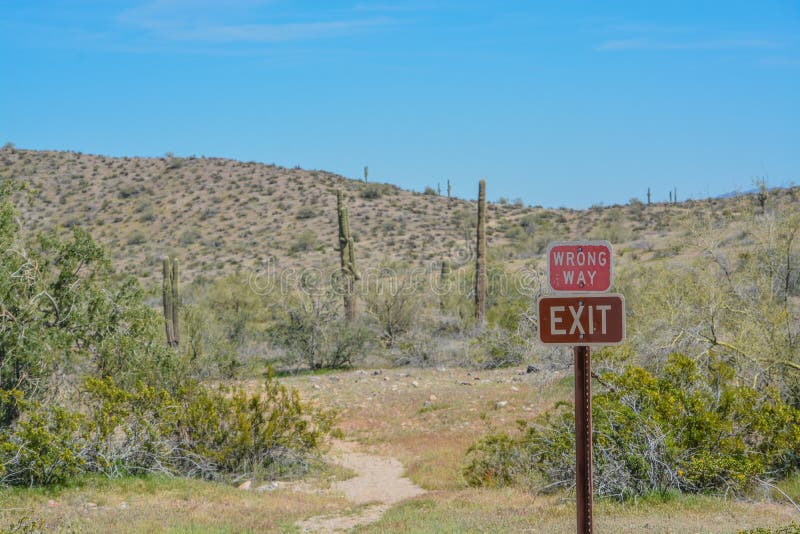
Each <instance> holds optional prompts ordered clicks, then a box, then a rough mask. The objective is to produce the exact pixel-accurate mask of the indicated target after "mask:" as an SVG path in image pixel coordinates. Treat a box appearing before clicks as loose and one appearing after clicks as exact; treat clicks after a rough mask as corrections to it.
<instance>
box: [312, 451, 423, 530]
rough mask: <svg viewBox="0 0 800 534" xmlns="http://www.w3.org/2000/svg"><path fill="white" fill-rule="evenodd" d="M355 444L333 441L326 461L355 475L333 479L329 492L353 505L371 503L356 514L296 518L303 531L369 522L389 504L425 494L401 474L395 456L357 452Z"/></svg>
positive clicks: (401, 466) (349, 526) (401, 468)
mask: <svg viewBox="0 0 800 534" xmlns="http://www.w3.org/2000/svg"><path fill="white" fill-rule="evenodd" d="M358 448H359V446H358V444H357V443H353V442H346V441H336V442H334V444H333V448H332V450H331V452H330V454H329V455H328V457H329V458H328V459H329V461H331V462H333V463H335V464H337V465H340V466H342V467H346V468H347V469H351V470H353V471H355V472H356V473H357V474H356V476H355V477H353V478H351V479H348V480H344V481H342V482H337V483H335V484H334V485H333V487H332V491H337V492H341V493H343V494H344V496H345V497H347V499H348V500H349V501H351V502H352V503H353V504H355V505H358V506H360V505H364V504H369V503H374V504H372V505H371V506H368V507H366V508H364V509H363V510H361V511H359V512H358V513H354V514H349V515H336V516H318V517H312V518H309V519H306V520H304V521H300V522H298V523H297V526H298V527H300V530H301V531H303V532H335V531H337V530H338V531H341V530H348V529H351V528H353V527H356V526H358V525H366V524H368V523H373V522H375V521H377V520H378V519H380V518H381V516H382V515H383V513H384V512H385V511H386V510H388V509H389V507H390V506H392V505H393V504H395V503H397V502H400V501H402V500H405V499H410V498H411V497H416V496H417V495H421V494H422V493H425V490H424V489H422V488H420V487H419V486H417V485H416V484H414V483H413V482H411V481H410V480H409V479H407V478H405V477H404V476H403V464H401V463H400V462H399V461H398V460H396V459H395V458H387V457H384V456H373V455H371V454H365V453H363V452H358Z"/></svg>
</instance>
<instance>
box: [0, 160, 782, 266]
mask: <svg viewBox="0 0 800 534" xmlns="http://www.w3.org/2000/svg"><path fill="white" fill-rule="evenodd" d="M0 178H15V179H17V180H19V181H20V182H22V183H24V184H26V185H28V186H29V190H28V191H29V193H31V194H33V196H34V203H33V204H30V205H28V204H25V203H21V204H20V211H21V218H22V221H23V226H24V227H25V228H26V229H28V230H42V229H51V228H57V227H63V228H71V227H76V226H80V227H82V228H85V229H86V230H88V231H89V232H90V233H91V234H92V235H93V236H94V238H95V239H96V240H97V241H98V242H99V243H100V244H102V245H104V246H107V247H108V248H109V250H110V252H111V255H112V259H113V261H114V263H115V265H116V266H117V267H118V268H119V269H121V270H122V271H125V272H130V273H133V274H135V275H137V276H138V277H140V278H147V277H151V276H154V274H155V273H158V272H159V269H160V258H161V257H162V256H163V255H165V254H174V255H177V256H178V257H180V258H181V259H182V260H183V266H184V273H185V274H186V276H187V277H188V279H189V280H192V279H194V278H195V277H197V276H203V277H206V278H215V277H217V276H219V275H222V274H230V273H233V272H236V271H237V270H240V271H247V270H259V269H263V266H264V264H265V262H268V261H272V262H274V264H275V265H276V266H277V267H278V268H305V267H314V268H319V269H322V270H323V271H325V272H329V271H330V270H332V269H336V268H338V257H337V255H336V252H335V250H334V248H335V247H336V245H337V243H336V235H337V230H336V208H335V206H336V191H337V189H342V190H344V191H345V193H346V196H347V197H348V204H349V209H350V218H351V227H352V229H353V234H354V239H355V241H356V243H357V249H358V254H359V262H360V263H361V264H362V267H363V268H369V267H376V268H377V267H380V266H381V265H384V264H386V263H389V262H392V261H400V262H404V263H406V264H410V265H421V266H425V265H428V264H430V263H431V262H433V263H438V262H440V261H441V260H442V259H444V258H449V259H451V260H455V261H458V260H459V259H462V256H464V249H465V247H466V246H468V245H467V244H468V243H471V241H472V240H473V239H474V235H473V234H474V230H473V229H474V227H475V218H474V213H475V202H474V200H473V199H467V200H464V199H457V198H452V199H448V198H447V197H446V196H440V195H437V194H433V193H434V190H433V189H430V190H429V191H428V192H427V193H428V194H425V193H417V192H411V191H405V190H402V189H400V188H398V187H396V186H393V185H389V184H378V183H364V182H362V181H359V180H351V179H347V178H344V177H342V176H338V175H335V174H331V173H328V172H325V171H313V170H304V169H299V168H294V169H288V168H283V167H278V166H275V165H266V164H261V163H255V162H239V161H234V160H228V159H220V158H204V157H190V158H178V157H173V156H169V155H167V156H165V157H162V158H128V157H125V158H113V157H106V156H97V155H87V154H81V153H76V152H55V151H34V150H22V149H15V148H11V147H6V148H4V149H2V150H0ZM488 178H489V180H488V189H489V193H490V195H491V189H492V184H491V177H488ZM532 179H534V177H532ZM464 180H467V179H466V178H464ZM470 180H474V181H475V191H476V195H477V178H474V179H473V178H470ZM435 185H436V184H431V186H435ZM443 185H444V184H443ZM647 185H652V186H653V188H654V189H657V186H659V185H662V184H643V185H642V190H641V191H631V192H630V194H631V197H637V196H638V197H642V198H643V197H644V194H645V192H646V189H647ZM663 185H664V186H665V187H666V188H667V189H668V188H669V184H663ZM795 195H796V190H795V189H790V190H780V191H776V192H773V193H772V194H771V195H770V203H771V205H772V206H776V205H782V204H785V203H793V202H794V201H795ZM756 204H757V200H756V198H755V195H750V196H743V197H733V198H727V199H707V200H698V201H686V202H680V203H678V204H668V203H658V204H654V205H652V206H645V205H644V204H643V203H642V202H640V201H635V202H631V203H629V204H626V205H618V206H597V207H593V208H590V209H588V210H572V209H565V208H561V209H545V208H542V207H530V206H525V205H523V204H522V203H521V202H520V201H511V202H508V201H503V202H498V203H492V202H490V203H489V204H488V208H487V212H488V213H487V238H488V241H489V247H490V254H492V255H494V256H495V257H497V258H499V259H503V260H505V261H509V260H510V261H511V262H512V263H514V262H517V263H521V262H524V261H525V260H528V259H531V258H533V259H539V260H540V259H541V258H540V255H541V253H542V252H543V251H544V249H545V247H546V246H547V244H548V243H549V242H550V241H552V240H555V239H570V238H587V237H593V238H603V239H609V240H610V241H611V242H612V243H613V244H614V245H615V246H616V247H617V250H618V252H619V254H618V257H617V258H616V260H617V264H618V265H619V264H620V263H623V264H624V263H625V262H626V261H627V260H628V259H629V258H631V259H634V260H637V261H648V260H653V259H663V258H668V257H673V256H675V255H676V254H681V253H689V252H691V251H689V250H688V249H687V245H689V244H690V243H688V242H687V240H686V239H685V237H686V234H685V231H686V225H687V224H688V223H691V222H692V221H693V220H696V219H697V218H698V216H699V215H700V214H707V215H710V216H712V217H714V218H717V219H720V220H724V219H725V218H726V217H727V218H730V217H732V216H734V215H736V214H740V213H742V212H743V211H745V210H751V209H753V208H754V206H755V205H756ZM727 237H729V238H730V244H732V245H735V241H736V236H735V235H731V236H727ZM628 251H630V252H631V255H628V254H626V252H628ZM540 264H541V262H540Z"/></svg>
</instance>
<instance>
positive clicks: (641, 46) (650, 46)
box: [597, 37, 780, 52]
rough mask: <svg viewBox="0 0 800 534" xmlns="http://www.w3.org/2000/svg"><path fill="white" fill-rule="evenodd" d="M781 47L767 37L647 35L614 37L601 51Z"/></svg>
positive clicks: (760, 48)
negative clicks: (697, 38)
mask: <svg viewBox="0 0 800 534" xmlns="http://www.w3.org/2000/svg"><path fill="white" fill-rule="evenodd" d="M778 47H780V43H778V42H777V41H770V40H766V39H709V40H691V39H686V40H677V39H673V40H654V39H650V38H647V37H633V38H628V39H612V40H608V41H605V42H603V43H601V44H600V45H599V46H597V50H601V51H611V52H614V51H669V50H687V51H702V50H764V49H771V48H778Z"/></svg>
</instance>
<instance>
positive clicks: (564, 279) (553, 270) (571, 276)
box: [547, 241, 614, 292]
mask: <svg viewBox="0 0 800 534" xmlns="http://www.w3.org/2000/svg"><path fill="white" fill-rule="evenodd" d="M612 258H613V251H612V249H611V243H609V242H608V241H562V242H557V243H551V244H550V246H549V247H548V248H547V282H548V284H549V285H550V289H552V290H553V291H558V292H576V291H579V292H584V291H596V292H605V291H608V290H609V289H611V284H612V282H613V278H614V269H613V267H612V263H613V262H612Z"/></svg>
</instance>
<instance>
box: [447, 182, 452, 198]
mask: <svg viewBox="0 0 800 534" xmlns="http://www.w3.org/2000/svg"><path fill="white" fill-rule="evenodd" d="M452 192H453V190H452V188H451V187H450V178H448V179H447V202H448V203H450V202H451V201H450V193H452Z"/></svg>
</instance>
